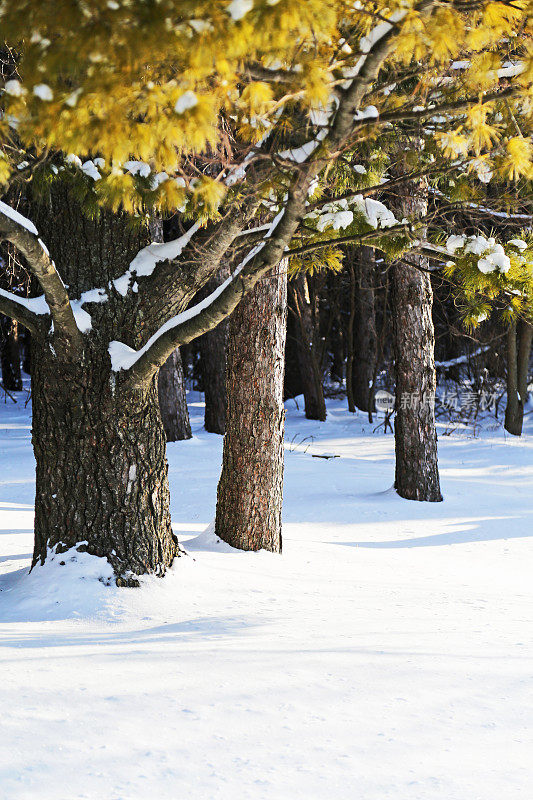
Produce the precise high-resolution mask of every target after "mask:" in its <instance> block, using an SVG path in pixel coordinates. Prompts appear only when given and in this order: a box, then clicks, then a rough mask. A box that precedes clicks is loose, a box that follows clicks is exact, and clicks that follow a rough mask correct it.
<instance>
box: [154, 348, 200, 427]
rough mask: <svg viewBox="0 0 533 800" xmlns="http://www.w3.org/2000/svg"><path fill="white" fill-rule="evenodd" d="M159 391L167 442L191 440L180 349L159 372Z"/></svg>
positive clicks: (175, 351) (177, 349) (176, 350)
mask: <svg viewBox="0 0 533 800" xmlns="http://www.w3.org/2000/svg"><path fill="white" fill-rule="evenodd" d="M157 389H158V396H159V408H160V409H161V418H162V420H163V428H164V430H165V436H166V439H167V442H180V441H182V440H183V439H191V438H192V432H191V423H190V420H189V409H188V408H187V397H186V394H185V378H184V375H183V365H182V362H181V355H180V351H179V347H176V349H175V350H174V352H173V353H172V354H171V355H170V356H169V357H168V358H167V360H166V361H165V363H164V364H163V366H162V367H161V369H160V370H159V376H158V381H157Z"/></svg>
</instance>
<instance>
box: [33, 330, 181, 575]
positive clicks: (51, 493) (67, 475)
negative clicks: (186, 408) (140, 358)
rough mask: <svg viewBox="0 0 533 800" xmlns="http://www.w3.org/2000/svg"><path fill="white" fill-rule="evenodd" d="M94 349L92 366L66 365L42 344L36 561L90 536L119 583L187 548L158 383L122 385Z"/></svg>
mask: <svg viewBox="0 0 533 800" xmlns="http://www.w3.org/2000/svg"><path fill="white" fill-rule="evenodd" d="M92 356H93V357H92V359H91V362H90V364H88V365H87V367H86V368H85V369H80V368H79V367H77V366H74V365H73V366H71V367H68V365H64V366H63V367H62V368H59V369H58V364H57V359H56V358H55V357H54V356H53V355H52V354H51V352H50V350H49V348H48V347H47V346H46V345H45V346H44V347H43V346H41V345H39V344H37V343H36V342H35V341H34V344H33V353H32V369H33V374H32V398H33V447H34V451H35V459H36V464H37V473H36V497H35V550H34V563H36V562H37V561H39V560H40V561H44V559H45V557H46V554H47V550H48V548H52V547H55V546H57V548H58V550H59V551H62V550H65V549H67V548H69V547H73V546H74V545H76V544H78V543H79V542H86V549H87V550H88V551H89V552H90V553H93V554H95V555H98V556H105V557H106V558H107V559H108V560H109V562H110V563H111V565H112V566H113V568H114V570H115V573H116V575H117V578H118V580H117V582H118V583H119V584H121V583H122V584H128V585H134V584H135V583H136V578H135V576H136V575H140V574H143V573H146V572H154V573H156V574H162V573H164V571H165V569H166V567H168V566H170V564H171V563H172V560H173V558H174V556H175V555H176V554H177V540H176V538H175V536H174V535H173V533H172V529H171V526H170V513H169V490H168V482H167V464H166V460H165V435H164V431H163V426H162V423H161V417H160V414H159V406H158V402H157V388H156V385H155V381H153V382H152V385H151V386H149V387H147V389H145V390H137V391H135V392H133V393H131V394H124V393H121V392H120V391H119V389H118V387H116V386H115V385H114V383H113V381H111V380H110V376H109V369H108V366H107V365H106V364H105V363H102V359H101V358H99V357H98V354H97V353H93V354H92Z"/></svg>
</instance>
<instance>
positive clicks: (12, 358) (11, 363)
mask: <svg viewBox="0 0 533 800" xmlns="http://www.w3.org/2000/svg"><path fill="white" fill-rule="evenodd" d="M0 362H1V364H2V384H3V386H4V388H5V389H7V391H8V392H19V391H20V390H21V389H22V373H21V370H20V347H19V326H18V323H17V322H16V321H15V320H14V319H10V318H9V317H5V316H4V315H3V314H0Z"/></svg>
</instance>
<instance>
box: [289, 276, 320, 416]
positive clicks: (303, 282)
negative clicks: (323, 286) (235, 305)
mask: <svg viewBox="0 0 533 800" xmlns="http://www.w3.org/2000/svg"><path fill="white" fill-rule="evenodd" d="M290 288H291V296H292V300H293V307H294V312H295V315H296V330H297V347H298V355H299V364H300V376H301V379H302V384H303V392H304V399H305V416H306V417H307V419H318V420H321V421H324V420H325V419H326V402H325V400H324V389H323V386H322V375H321V370H320V364H319V359H318V356H317V346H316V331H315V322H314V313H313V306H312V302H311V298H310V294H309V285H308V281H307V276H306V275H304V274H300V275H298V276H297V277H296V278H294V279H293V280H292V281H291V283H290Z"/></svg>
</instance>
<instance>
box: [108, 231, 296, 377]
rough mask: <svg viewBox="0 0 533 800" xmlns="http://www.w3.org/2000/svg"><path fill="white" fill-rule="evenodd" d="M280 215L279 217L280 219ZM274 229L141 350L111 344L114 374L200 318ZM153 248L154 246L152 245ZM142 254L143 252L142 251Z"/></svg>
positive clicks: (166, 323)
mask: <svg viewBox="0 0 533 800" xmlns="http://www.w3.org/2000/svg"><path fill="white" fill-rule="evenodd" d="M279 216H280V215H278V217H279ZM271 229H272V225H271V226H270V227H269V229H268V232H267V234H265V239H264V240H263V241H262V242H260V243H258V244H257V245H256V246H255V247H252V249H251V250H250V252H249V253H248V254H247V256H246V258H244V259H243V260H242V261H241V263H240V264H239V265H238V266H237V267H236V269H235V270H234V271H233V272H232V274H231V275H229V276H228V277H227V278H226V280H225V281H224V282H223V283H221V284H220V286H217V288H216V289H215V290H214V291H213V292H211V294H209V295H208V296H207V297H205V298H204V299H203V300H201V301H200V302H199V303H196V305H194V306H191V307H190V308H187V309H185V311H182V312H181V313H180V314H176V316H174V317H171V319H169V320H167V322H165V323H164V324H163V325H161V327H160V328H159V329H158V330H157V331H156V332H155V333H154V335H153V336H151V337H150V338H149V339H148V341H147V342H146V344H145V345H144V346H143V347H141V349H140V350H134V349H133V348H132V347H130V346H129V345H127V344H124V342H119V341H116V340H115V341H112V342H110V343H109V347H108V352H109V357H110V359H111V369H112V370H113V371H114V372H118V371H119V370H121V369H130V367H132V366H133V365H134V364H135V363H136V362H137V361H138V360H139V358H140V357H141V356H142V355H143V354H144V353H146V352H147V351H148V350H149V348H150V347H151V346H152V345H153V344H154V343H155V342H157V340H158V339H159V338H160V337H161V336H162V335H163V334H164V333H166V332H167V331H169V330H172V328H177V326H178V325H182V324H183V323H184V322H188V321H189V320H190V319H193V317H196V316H198V314H200V313H201V312H202V311H204V310H205V309H206V308H208V307H209V306H210V305H211V304H212V303H213V302H214V301H215V300H216V299H217V297H219V295H221V294H222V292H223V291H224V290H225V289H226V287H227V286H229V284H230V283H233V281H234V280H235V278H236V277H237V276H238V275H239V274H240V272H241V271H242V269H243V268H244V266H245V265H246V264H247V263H248V261H250V260H251V259H252V258H253V256H255V255H256V253H258V252H259V250H261V248H262V247H264V246H265V243H266V238H267V236H268V235H269V233H270V231H271ZM152 246H153V245H152ZM141 252H142V251H141ZM115 283H116V281H115Z"/></svg>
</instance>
